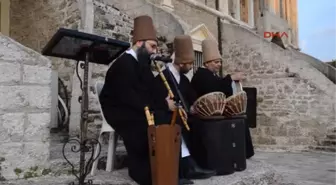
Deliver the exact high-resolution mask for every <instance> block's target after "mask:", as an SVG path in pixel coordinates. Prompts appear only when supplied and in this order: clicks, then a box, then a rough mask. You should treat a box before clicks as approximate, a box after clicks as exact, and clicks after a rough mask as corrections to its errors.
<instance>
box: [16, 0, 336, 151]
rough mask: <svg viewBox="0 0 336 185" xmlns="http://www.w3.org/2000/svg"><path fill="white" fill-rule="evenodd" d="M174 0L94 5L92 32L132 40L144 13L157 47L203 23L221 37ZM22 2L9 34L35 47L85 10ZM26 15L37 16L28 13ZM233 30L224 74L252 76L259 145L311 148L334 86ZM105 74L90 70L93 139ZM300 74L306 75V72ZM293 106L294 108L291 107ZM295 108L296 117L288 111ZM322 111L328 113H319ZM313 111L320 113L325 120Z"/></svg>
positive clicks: (70, 3)
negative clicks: (97, 87) (166, 4)
mask: <svg viewBox="0 0 336 185" xmlns="http://www.w3.org/2000/svg"><path fill="white" fill-rule="evenodd" d="M61 2H63V3H65V4H62V3H61ZM172 2H173V6H174V9H172V10H168V9H162V8H161V3H162V1H159V0H151V1H150V2H149V3H148V2H147V1H145V0H129V1H127V2H126V1H118V0H96V1H94V10H95V19H94V33H95V34H98V35H102V36H108V37H110V38H117V39H120V40H124V41H130V39H131V34H130V32H131V30H132V25H133V22H132V20H133V18H134V17H136V16H138V15H144V14H147V15H150V16H151V17H152V18H153V20H154V24H155V26H156V28H157V30H158V35H159V37H160V45H161V46H162V47H163V48H164V49H165V50H168V46H169V45H170V44H171V42H172V40H173V38H174V36H176V35H179V34H183V33H188V32H189V31H190V30H191V29H192V28H194V27H196V26H198V25H200V24H202V23H204V24H205V25H206V26H207V28H208V29H209V30H210V32H211V33H212V34H213V35H214V36H215V37H217V23H216V22H217V21H216V17H215V16H213V15H210V14H208V13H206V12H205V11H202V10H200V9H198V8H196V7H193V6H190V5H187V4H184V3H182V1H181V0H174V1H172ZM199 2H202V3H204V4H206V5H207V6H210V7H212V8H214V7H215V1H214V0H206V1H200V0H199ZM18 3H19V1H18V0H17V1H13V3H12V4H11V6H12V7H11V8H12V10H13V11H12V17H11V20H12V21H11V35H12V37H13V38H14V39H16V40H18V41H19V42H21V43H23V44H24V45H26V46H28V47H31V48H33V49H35V50H40V49H41V48H42V47H41V46H43V45H44V44H45V42H46V41H47V40H48V39H49V38H50V37H51V35H52V34H53V33H54V32H55V31H56V29H57V28H58V27H59V26H69V27H71V26H74V27H73V28H75V26H77V27H78V22H79V21H80V17H78V16H79V14H80V13H79V10H78V5H75V4H74V3H76V2H75V1H74V0H67V1H65V0H64V1H57V2H56V1H55V2H54V1H42V0H40V1H36V2H35V3H31V4H28V3H26V4H25V3H24V4H20V6H23V7H24V8H23V9H24V11H22V10H21V9H20V7H19V4H18ZM20 3H21V2H20ZM75 7H77V8H75ZM61 10H62V11H61ZM25 11H27V12H26V13H25ZM28 12H35V13H32V14H29V13H28ZM294 17H295V16H294ZM35 20H36V21H35ZM292 20H293V19H292ZM294 22H295V21H294ZM45 25H48V26H45ZM49 25H50V26H49ZM294 25H295V24H294ZM231 26H232V25H231ZM231 26H224V27H223V30H222V36H223V47H224V49H223V54H224V56H223V57H224V59H225V62H226V63H225V65H224V71H225V72H226V73H229V72H232V71H234V70H235V69H238V70H242V71H244V72H246V73H247V74H248V77H249V81H247V85H252V86H256V87H257V88H258V91H259V106H258V114H259V115H258V120H259V122H258V124H259V123H260V126H258V128H257V129H253V137H254V141H255V143H256V144H257V145H259V146H267V147H268V146H269V148H272V147H273V148H277V147H278V148H281V147H283V148H286V147H287V148H290V150H292V149H295V147H294V146H301V148H302V149H306V148H307V147H308V146H313V145H316V144H317V143H318V138H319V137H323V134H324V133H325V130H326V129H327V128H328V127H329V126H330V123H332V119H333V118H334V117H332V116H328V115H332V112H331V110H334V109H335V108H334V105H332V104H330V103H328V101H327V100H326V99H324V98H323V97H325V95H328V96H329V95H330V94H328V93H329V91H327V90H326V89H325V88H323V87H327V86H328V85H332V84H330V81H328V80H326V78H325V77H324V76H323V75H322V76H321V74H320V73H318V71H314V69H312V68H311V66H309V65H307V64H306V63H304V60H303V59H302V58H301V57H300V56H299V55H294V54H293V53H290V51H288V52H286V51H283V50H280V49H279V48H278V47H277V46H275V45H274V44H272V43H267V42H266V41H264V40H263V38H261V37H258V36H257V35H254V34H252V33H251V32H248V33H249V34H247V33H246V32H247V31H246V30H245V29H242V28H232V27H231ZM230 30H231V31H230ZM29 33H32V34H29ZM249 40H251V42H249ZM289 54H290V56H289ZM274 56H276V57H277V58H274ZM291 63H292V64H291ZM292 65H294V68H295V70H298V68H297V65H302V66H303V67H302V68H304V69H306V70H307V71H310V72H312V73H314V77H316V79H318V80H319V81H313V80H312V79H309V80H307V79H306V77H302V76H299V77H291V75H295V73H298V72H292V71H291V70H292V68H291V67H288V66H292ZM53 67H54V68H55V69H57V70H58V71H59V73H60V77H61V79H62V80H64V81H66V82H67V83H68V85H69V86H70V87H71V85H72V84H71V83H72V80H71V78H72V75H73V70H74V63H73V62H70V61H66V62H64V61H62V62H57V61H56V62H55V61H54V62H53ZM106 70H107V66H102V65H93V74H92V83H91V84H90V85H91V88H90V110H91V111H93V113H94V114H92V115H91V116H90V122H91V123H92V122H94V123H96V124H90V127H91V128H90V132H91V133H92V134H96V133H97V128H99V126H100V124H101V121H100V119H99V117H100V116H99V112H98V110H99V109H98V104H97V100H96V99H95V91H94V89H93V88H92V85H93V84H94V82H95V81H97V80H103V79H104V77H105V73H106ZM298 74H300V75H307V73H303V74H301V73H298ZM286 75H287V76H286ZM288 75H289V76H288ZM265 78H266V79H267V80H265ZM316 82H317V83H316ZM319 85H323V87H322V86H319ZM294 87H295V88H294ZM307 89H308V90H307ZM68 91H71V88H68ZM307 93H308V94H307ZM69 94H71V93H70V92H69ZM304 95H305V96H304ZM292 104H294V105H295V106H294V107H293V105H292ZM290 108H292V109H293V111H292V112H290V111H289V112H288V110H291V109H290ZM322 110H323V111H324V112H321V111H322ZM286 111H287V112H286ZM314 111H315V112H314ZM316 113H321V115H317V114H316ZM307 115H308V116H307ZM309 116H311V117H309ZM267 147H266V148H267ZM291 147H292V148H291ZM298 148H300V147H298Z"/></svg>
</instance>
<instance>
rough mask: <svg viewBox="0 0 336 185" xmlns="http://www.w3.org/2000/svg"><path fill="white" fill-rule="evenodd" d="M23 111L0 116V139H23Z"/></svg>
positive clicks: (18, 140)
mask: <svg viewBox="0 0 336 185" xmlns="http://www.w3.org/2000/svg"><path fill="white" fill-rule="evenodd" d="M24 122H25V113H8V114H4V115H1V116H0V141H1V142H2V143H5V142H20V141H22V139H23V133H24Z"/></svg>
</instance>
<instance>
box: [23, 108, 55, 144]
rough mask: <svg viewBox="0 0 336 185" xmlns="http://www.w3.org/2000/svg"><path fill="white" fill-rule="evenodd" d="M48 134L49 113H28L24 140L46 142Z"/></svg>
mask: <svg viewBox="0 0 336 185" xmlns="http://www.w3.org/2000/svg"><path fill="white" fill-rule="evenodd" d="M49 136H50V113H34V114H28V122H27V124H26V125H25V131H24V141H25V142H47V141H48V138H49Z"/></svg>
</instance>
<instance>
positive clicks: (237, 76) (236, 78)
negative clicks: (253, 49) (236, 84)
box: [231, 72, 246, 81]
mask: <svg viewBox="0 0 336 185" xmlns="http://www.w3.org/2000/svg"><path fill="white" fill-rule="evenodd" d="M245 78H246V77H245V74H244V73H242V72H237V73H233V74H231V79H232V80H233V81H241V80H244V79H245Z"/></svg>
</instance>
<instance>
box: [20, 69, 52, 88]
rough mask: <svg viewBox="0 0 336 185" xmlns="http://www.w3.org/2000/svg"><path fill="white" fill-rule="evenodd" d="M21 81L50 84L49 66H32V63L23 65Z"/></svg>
mask: <svg viewBox="0 0 336 185" xmlns="http://www.w3.org/2000/svg"><path fill="white" fill-rule="evenodd" d="M23 83H33V84H50V83H51V68H49V67H40V66H33V65H24V66H23Z"/></svg>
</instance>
